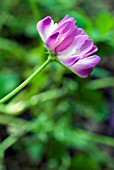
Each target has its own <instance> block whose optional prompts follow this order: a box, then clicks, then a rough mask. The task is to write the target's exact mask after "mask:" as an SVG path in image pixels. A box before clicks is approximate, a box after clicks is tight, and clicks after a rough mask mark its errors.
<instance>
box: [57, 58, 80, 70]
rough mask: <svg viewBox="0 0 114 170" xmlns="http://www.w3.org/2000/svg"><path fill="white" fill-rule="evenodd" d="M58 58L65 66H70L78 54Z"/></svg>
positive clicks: (75, 60)
mask: <svg viewBox="0 0 114 170" xmlns="http://www.w3.org/2000/svg"><path fill="white" fill-rule="evenodd" d="M58 58H59V60H60V62H61V63H62V64H63V65H65V66H66V67H70V66H72V65H73V64H74V63H76V62H77V61H78V60H79V59H80V57H79V56H70V57H68V56H67V57H64V56H62V57H61V56H59V57H58Z"/></svg>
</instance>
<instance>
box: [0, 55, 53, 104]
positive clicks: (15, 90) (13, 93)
mask: <svg viewBox="0 0 114 170" xmlns="http://www.w3.org/2000/svg"><path fill="white" fill-rule="evenodd" d="M51 60H52V59H51V57H48V59H47V60H46V61H45V62H44V63H43V64H42V65H41V66H40V67H39V68H38V69H37V70H36V71H35V72H34V73H33V74H32V75H31V76H30V77H28V78H27V79H26V80H25V81H24V82H23V83H22V84H20V85H19V86H18V87H17V88H16V89H14V90H13V91H12V92H11V93H9V94H8V95H6V96H5V97H4V98H2V99H1V100H0V104H2V103H4V102H6V101H7V100H9V99H10V98H11V97H13V96H14V95H15V94H17V93H18V92H19V91H21V90H22V89H23V88H24V87H25V86H26V85H27V84H29V83H30V81H31V80H32V79H33V78H34V77H35V76H36V75H37V74H39V73H40V72H41V71H42V70H43V69H44V68H45V67H46V66H47V65H48V64H49V63H50V61H51Z"/></svg>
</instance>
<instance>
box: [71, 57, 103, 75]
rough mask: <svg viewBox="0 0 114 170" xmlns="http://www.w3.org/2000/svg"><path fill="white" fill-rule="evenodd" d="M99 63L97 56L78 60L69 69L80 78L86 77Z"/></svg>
mask: <svg viewBox="0 0 114 170" xmlns="http://www.w3.org/2000/svg"><path fill="white" fill-rule="evenodd" d="M99 62H100V57H99V56H97V55H94V56H91V57H87V58H83V59H80V60H78V61H77V62H76V63H75V64H74V65H72V66H71V67H70V69H71V70H72V71H73V72H74V73H76V74H77V75H78V76H80V77H83V78H85V77H87V76H88V75H89V74H90V73H91V72H92V71H93V68H94V67H95V66H96V65H97V64H98V63H99Z"/></svg>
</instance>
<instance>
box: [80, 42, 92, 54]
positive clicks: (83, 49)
mask: <svg viewBox="0 0 114 170" xmlns="http://www.w3.org/2000/svg"><path fill="white" fill-rule="evenodd" d="M92 47H93V41H92V40H86V41H85V43H84V44H83V45H82V46H81V48H80V49H79V50H78V51H77V54H78V55H81V56H83V55H85V54H86V53H87V52H89V51H90V50H91V49H92Z"/></svg>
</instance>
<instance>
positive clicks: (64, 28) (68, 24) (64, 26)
mask: <svg viewBox="0 0 114 170" xmlns="http://www.w3.org/2000/svg"><path fill="white" fill-rule="evenodd" d="M74 28H75V24H74V23H73V22H71V21H67V22H65V23H64V24H62V25H61V26H57V29H56V30H55V31H59V33H61V34H64V33H67V32H68V31H70V30H72V29H74Z"/></svg>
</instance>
